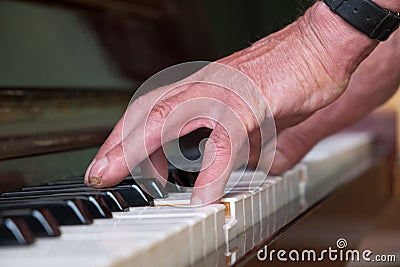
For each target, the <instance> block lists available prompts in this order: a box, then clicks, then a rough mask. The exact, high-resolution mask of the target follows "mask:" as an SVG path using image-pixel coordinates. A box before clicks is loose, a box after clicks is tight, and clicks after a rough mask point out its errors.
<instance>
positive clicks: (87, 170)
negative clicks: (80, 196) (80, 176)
mask: <svg viewBox="0 0 400 267" xmlns="http://www.w3.org/2000/svg"><path fill="white" fill-rule="evenodd" d="M95 162H96V159H93V160H92V162H91V163H90V164H89V166H88V167H87V169H86V173H85V184H87V185H88V184H89V174H90V170H91V169H92V166H93V164H94V163H95Z"/></svg>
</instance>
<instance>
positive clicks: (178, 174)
mask: <svg viewBox="0 0 400 267" xmlns="http://www.w3.org/2000/svg"><path fill="white" fill-rule="evenodd" d="M198 175H199V173H198V172H188V171H183V170H179V169H170V170H168V181H170V182H171V183H175V184H178V185H179V186H184V187H193V186H194V183H195V182H196V179H197V176H198Z"/></svg>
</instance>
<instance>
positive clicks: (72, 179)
mask: <svg viewBox="0 0 400 267" xmlns="http://www.w3.org/2000/svg"><path fill="white" fill-rule="evenodd" d="M64 184H85V178H84V177H81V176H77V177H69V178H68V179H63V180H53V181H50V182H48V183H47V185H64Z"/></svg>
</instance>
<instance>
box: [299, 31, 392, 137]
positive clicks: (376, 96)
mask: <svg viewBox="0 0 400 267" xmlns="http://www.w3.org/2000/svg"><path fill="white" fill-rule="evenodd" d="M399 60H400V31H397V32H396V33H395V34H394V35H393V36H392V37H391V38H390V39H389V40H388V41H387V42H385V43H382V44H380V45H379V46H378V47H377V48H376V50H375V51H374V52H372V54H371V55H370V56H369V57H368V58H367V59H366V60H365V61H364V62H363V63H362V64H361V65H360V67H359V68H358V69H357V70H356V72H355V73H354V75H353V76H352V78H351V80H350V83H349V87H348V89H347V90H346V92H345V93H344V94H343V96H341V97H340V98H339V99H338V100H337V101H336V102H334V103H332V104H331V105H330V106H328V107H326V108H325V109H323V110H321V111H318V112H317V113H316V114H315V115H314V116H313V118H310V119H309V120H307V121H305V122H304V123H303V125H302V126H301V127H302V129H304V130H305V131H307V129H308V130H309V131H313V132H314V134H315V140H319V138H323V137H324V136H327V135H330V134H332V133H335V132H337V131H339V130H341V129H343V128H345V127H347V126H349V125H351V124H352V123H354V122H355V121H357V120H359V119H360V118H362V117H363V116H365V115H366V114H367V113H369V112H370V111H371V110H373V109H374V108H375V107H377V106H379V105H381V104H383V103H384V102H385V101H387V99H389V98H390V97H391V96H392V95H393V94H394V93H395V92H396V90H397V89H398V87H399V85H400V67H399V64H398V62H399ZM349 112H351V114H349ZM338 114H341V115H340V118H338ZM322 121H323V122H324V124H326V125H330V126H329V127H315V124H316V123H318V124H320V122H322Z"/></svg>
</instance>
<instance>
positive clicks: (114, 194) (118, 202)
mask: <svg viewBox="0 0 400 267" xmlns="http://www.w3.org/2000/svg"><path fill="white" fill-rule="evenodd" d="M43 188H44V190H40V189H38V190H32V191H16V192H7V193H3V194H1V197H0V199H1V198H7V197H26V196H44V195H56V194H69V193H77V194H78V195H81V194H82V195H84V194H86V193H88V194H97V195H102V196H103V198H104V200H105V201H106V203H107V205H108V207H109V208H110V210H111V211H126V210H128V209H129V206H128V204H127V202H126V201H125V199H124V198H123V197H122V196H121V194H120V193H119V192H118V191H117V190H114V189H96V188H93V187H88V186H84V187H79V186H77V187H67V188H64V189H48V188H47V186H45V187H43ZM57 188H59V187H58V186H57Z"/></svg>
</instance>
